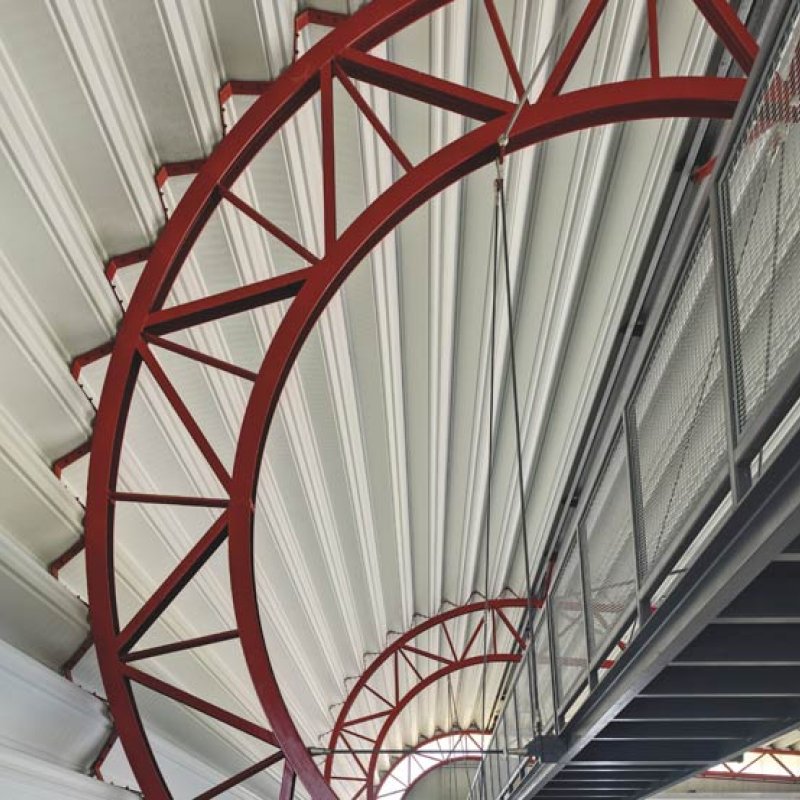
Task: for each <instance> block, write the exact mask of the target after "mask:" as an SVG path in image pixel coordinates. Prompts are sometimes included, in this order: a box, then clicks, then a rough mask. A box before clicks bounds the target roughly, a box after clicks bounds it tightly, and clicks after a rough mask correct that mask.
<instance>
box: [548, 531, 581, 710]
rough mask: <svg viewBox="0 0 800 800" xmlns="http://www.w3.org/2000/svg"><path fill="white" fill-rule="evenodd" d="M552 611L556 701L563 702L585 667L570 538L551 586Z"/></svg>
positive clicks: (577, 570)
mask: <svg viewBox="0 0 800 800" xmlns="http://www.w3.org/2000/svg"><path fill="white" fill-rule="evenodd" d="M552 614H553V631H554V637H553V639H554V642H555V649H556V653H555V663H556V670H557V673H558V681H559V690H560V694H559V702H563V701H564V700H565V699H566V698H567V697H568V696H569V695H570V694H571V692H572V690H573V689H574V688H575V686H576V685H577V684H578V682H579V681H580V680H581V679H583V678H585V677H586V673H587V669H588V659H587V655H586V627H585V622H586V620H585V619H584V612H583V591H582V589H581V563H580V554H579V552H578V548H577V547H576V546H575V543H574V542H573V544H572V545H571V547H570V550H569V553H568V554H567V557H566V559H565V560H564V566H563V567H562V569H561V572H560V574H559V576H558V579H557V580H556V584H555V586H554V588H553V594H552Z"/></svg>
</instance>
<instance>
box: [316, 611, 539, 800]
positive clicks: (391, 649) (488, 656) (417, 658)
mask: <svg viewBox="0 0 800 800" xmlns="http://www.w3.org/2000/svg"><path fill="white" fill-rule="evenodd" d="M527 606H528V603H527V601H526V600H524V599H520V598H507V599H496V600H489V601H488V602H487V601H479V602H474V603H467V604H466V605H463V606H459V607H456V608H451V609H448V610H447V611H444V612H442V613H441V614H437V615H436V616H433V617H430V618H428V619H426V620H425V621H424V622H422V623H420V624H419V625H416V626H414V627H413V628H411V629H410V630H408V631H407V632H406V633H404V634H403V635H402V636H399V637H398V638H397V639H395V640H394V641H393V642H391V643H390V644H389V645H388V646H387V647H386V648H385V649H384V650H383V651H382V652H381V653H380V654H379V655H378V656H377V657H376V658H375V659H374V660H373V661H372V663H370V665H369V666H368V667H367V669H366V670H365V671H364V672H363V673H362V674H361V676H360V677H359V678H358V680H357V681H356V683H355V684H353V687H352V689H351V690H350V692H349V694H348V695H347V699H346V700H345V702H344V704H343V705H342V707H341V709H340V710H339V715H338V717H337V719H336V724H335V725H334V727H333V730H332V731H331V734H330V737H329V739H328V749H329V751H330V753H329V755H328V757H327V758H326V760H325V772H324V774H325V780H326V781H328V782H329V783H331V784H332V785H334V786H337V784H338V782H344V785H346V786H347V787H348V788H347V793H348V795H349V796H351V797H353V798H354V799H355V798H359V797H362V796H366V797H367V798H369V800H372V798H374V797H375V796H376V793H377V791H378V787H379V784H380V781H379V780H378V766H379V763H378V762H379V758H380V751H381V749H382V748H383V745H384V743H385V741H386V738H387V736H388V735H389V733H390V732H391V729H392V726H393V725H394V724H395V723H396V722H397V720H398V718H399V717H400V715H401V713H402V712H403V709H405V708H406V707H407V706H408V705H409V703H411V701H412V700H414V699H415V698H416V697H417V696H419V695H420V693H422V692H424V691H425V690H426V689H428V688H430V687H432V686H434V685H435V684H437V683H438V682H439V681H443V680H446V679H447V678H448V677H449V676H451V675H453V674H454V673H457V672H460V671H461V670H465V669H469V668H471V667H482V666H483V665H484V664H487V665H488V664H492V665H494V664H514V663H516V662H518V661H519V660H520V659H521V657H522V652H523V651H524V647H525V642H524V640H523V639H522V637H521V636H520V634H519V632H518V628H519V625H518V624H517V623H518V621H517V620H516V617H518V616H519V612H520V610H524V609H525V608H526V607H527ZM512 615H513V616H514V618H513V619H512ZM456 627H458V628H459V631H460V636H459V637H458V640H457V639H456V634H455V632H454V631H455V628H456ZM431 638H433V639H437V640H438V639H440V640H441V641H442V642H444V646H443V652H444V653H446V655H443V654H442V653H441V652H437V651H433V650H429V649H425V647H424V645H423V644H422V643H421V641H420V640H425V639H427V640H428V641H430V640H431ZM457 641H460V642H461V643H462V644H461V645H460V646H459V645H458V644H457V643H456V642H457ZM376 701H377V706H378V707H379V708H378V710H377V711H370V710H369V709H371V708H374V707H375V705H376ZM365 712H367V713H365ZM462 722H463V720H462ZM483 722H484V721H483V720H482V721H481V723H483ZM365 747H366V748H368V749H370V750H371V751H372V752H371V755H369V756H364V754H363V753H361V752H360V751H362V750H363V749H364V748H365ZM346 767H350V768H351V769H350V770H349V771H348V772H349V773H350V774H344V772H345V768H346ZM339 785H342V784H339Z"/></svg>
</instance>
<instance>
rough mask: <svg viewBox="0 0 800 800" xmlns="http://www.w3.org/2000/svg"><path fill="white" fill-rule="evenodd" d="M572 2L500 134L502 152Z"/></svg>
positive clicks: (565, 9) (562, 12)
mask: <svg viewBox="0 0 800 800" xmlns="http://www.w3.org/2000/svg"><path fill="white" fill-rule="evenodd" d="M572 3H573V0H566V2H565V3H564V8H563V9H562V10H561V19H560V21H559V23H558V25H556V27H555V28H554V29H553V33H552V35H551V36H550V39H549V41H548V42H547V44H546V45H545V48H544V50H543V51H542V54H541V55H540V56H539V60H538V61H537V62H536V65H535V66H534V68H533V73H532V74H531V77H530V78H529V80H528V83H527V84H526V85H525V91H524V92H523V93H522V97H520V98H519V101H518V102H517V107H516V108H515V109H514V113H513V114H512V115H511V119H510V120H509V123H508V126H507V127H506V129H505V131H503V133H502V135H501V136H500V139H499V144H500V153H501V154H502V153H504V152H505V148H506V145H507V144H508V139H509V137H510V136H511V131H512V129H513V127H514V125H516V124H517V120H518V119H519V115H520V114H521V113H522V109H523V108H524V106H525V104H526V103H527V102H528V98H529V97H530V94H531V91H532V90H533V84H534V83H536V79H537V78H538V77H539V75H540V74H541V72H542V70H543V69H544V65H545V61H546V60H547V59H548V58H549V56H550V53H551V52H552V50H553V48H554V47H555V44H556V42H557V41H558V38H559V37H560V36H561V33H562V31H563V30H564V28H565V27H566V25H567V21H568V20H569V11H570V10H571V7H572Z"/></svg>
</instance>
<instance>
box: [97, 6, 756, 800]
mask: <svg viewBox="0 0 800 800" xmlns="http://www.w3.org/2000/svg"><path fill="white" fill-rule="evenodd" d="M448 2H449V0H373V2H371V3H370V4H368V5H366V6H365V7H364V8H363V9H362V10H361V11H359V12H358V13H357V14H355V15H353V17H352V18H350V19H349V20H348V21H346V22H345V23H343V24H342V25H340V26H339V27H338V28H337V29H336V30H334V31H333V32H332V33H331V34H329V35H328V36H326V37H325V38H324V39H323V40H322V41H321V42H320V44H319V45H317V46H316V47H315V48H313V49H312V50H311V51H309V53H308V54H307V55H306V56H305V57H303V58H302V59H300V60H299V61H298V62H297V63H296V64H295V65H294V66H293V67H291V68H290V69H289V70H287V71H286V73H284V75H283V76H282V77H281V78H280V79H279V80H278V81H276V82H275V83H274V84H273V85H272V87H271V88H270V89H268V90H267V91H266V92H265V93H264V95H262V96H261V98H260V99H259V100H257V101H256V102H255V103H254V105H253V106H252V108H251V109H250V110H249V111H248V112H247V114H245V115H244V117H243V118H242V120H241V121H240V122H239V123H238V124H237V125H236V126H235V127H234V128H233V129H232V130H231V132H230V133H229V134H228V136H227V137H226V138H225V139H224V140H223V141H222V142H221V143H220V145H219V146H218V147H217V149H216V150H215V151H214V153H213V154H212V155H211V156H210V157H209V159H208V161H207V162H206V163H205V165H204V166H203V168H202V169H201V170H200V173H199V174H198V176H197V177H196V179H195V180H194V182H193V183H192V185H191V187H190V188H189V190H188V191H187V193H186V195H185V196H184V198H183V200H182V201H181V203H180V204H179V206H178V208H177V209H176V211H175V213H174V214H173V216H172V217H171V218H170V220H169V222H168V224H167V226H166V228H165V230H164V231H163V233H162V235H161V236H160V237H159V239H158V242H157V243H156V246H155V247H154V250H153V253H152V255H151V258H150V260H149V262H148V265H147V268H146V270H145V272H144V274H143V276H142V278H141V280H140V282H139V285H138V286H137V289H136V292H135V293H134V296H133V299H132V301H131V304H130V306H129V308H128V311H127V313H126V315H125V318H124V320H123V322H122V325H121V327H120V330H119V333H118V335H117V338H116V342H115V346H114V351H113V353H112V357H111V361H110V364H109V368H108V372H107V376H106V381H105V387H104V391H103V395H102V398H101V401H100V404H99V407H98V412H97V416H96V420H95V428H94V436H93V448H92V456H91V462H90V470H89V482H88V495H87V509H86V542H87V551H86V558H87V582H88V590H89V599H90V604H91V608H92V628H93V633H94V638H95V644H96V648H97V654H98V661H99V664H100V668H101V671H102V675H103V681H104V684H105V687H106V692H107V696H108V700H109V703H110V706H111V709H112V712H113V715H114V719H115V722H116V725H117V728H118V730H119V731H120V734H121V737H122V740H123V743H124V744H125V746H126V748H125V749H126V753H127V755H128V758H129V761H130V763H131V767H132V768H133V770H134V772H135V774H136V776H137V780H138V781H139V784H140V788H141V789H142V791H143V792H144V794H145V795H146V796H147V797H148V798H149V799H152V800H156V798H168V797H169V793H168V790H167V788H166V786H165V784H164V782H163V779H162V778H161V775H160V773H159V771H158V769H157V767H156V766H155V761H154V760H153V755H152V751H151V750H150V746H149V743H148V741H147V737H146V736H145V734H144V731H143V729H142V724H141V720H140V718H139V714H138V710H137V708H136V703H135V701H134V699H133V697H132V692H131V689H130V686H129V684H128V681H127V680H126V679H125V677H124V676H123V675H122V674H121V672H120V670H119V659H118V652H117V647H116V642H115V639H116V635H117V632H118V618H117V610H116V591H115V585H114V559H113V501H112V500H111V497H110V495H111V492H113V490H114V487H115V486H116V481H117V472H118V467H119V455H120V451H121V446H122V441H123V438H124V433H125V423H126V420H127V415H128V411H129V407H130V401H131V397H132V394H133V390H134V388H135V385H136V380H137V376H138V371H139V368H140V366H141V364H140V359H139V357H138V355H137V352H136V346H137V343H138V341H139V337H140V334H141V330H142V328H143V327H144V324H145V321H146V319H147V316H148V314H149V313H150V312H151V310H154V309H157V308H159V307H160V306H161V305H162V304H163V302H164V300H165V298H166V296H167V295H168V293H169V290H170V288H171V286H172V284H173V282H174V280H175V277H176V276H177V274H178V271H179V269H180V267H181V265H182V263H183V260H184V259H185V257H186V255H187V253H188V251H189V250H190V249H191V246H192V245H193V243H194V241H195V239H196V238H197V235H198V234H199V232H200V230H201V229H202V227H203V225H204V224H205V222H206V221H207V219H208V217H209V215H210V214H211V213H212V212H213V210H214V208H215V207H216V205H217V203H218V202H219V196H218V194H217V192H216V186H217V185H219V184H223V185H225V186H230V185H231V184H232V183H233V181H234V180H235V179H236V177H237V176H238V175H239V174H240V172H241V171H242V169H244V167H245V166H246V165H247V163H249V161H250V159H251V158H252V157H253V155H254V154H255V153H257V152H258V150H259V149H260V148H261V147H262V146H263V145H264V143H265V142H266V141H267V140H268V139H269V138H270V137H271V136H272V135H273V134H274V133H275V132H276V131H277V130H278V129H279V128H280V127H281V126H282V125H283V123H284V122H285V121H286V120H287V119H289V118H290V117H291V115H292V114H293V113H294V111H296V110H297V108H299V107H300V106H301V105H302V104H303V103H304V102H305V101H306V100H307V99H308V98H309V97H311V96H312V95H313V94H314V92H315V91H316V90H317V88H318V85H319V70H320V68H321V67H322V66H323V65H324V64H326V63H328V62H329V61H330V60H331V59H333V58H334V57H335V56H336V55H337V54H338V53H339V52H341V51H342V50H343V49H344V48H346V47H356V48H358V47H361V48H363V49H369V48H370V47H372V46H374V45H375V44H377V43H378V42H380V41H382V40H383V39H385V38H386V37H388V36H390V35H391V34H392V33H394V32H395V31H397V30H399V29H401V28H402V27H404V26H405V25H407V24H409V23H410V22H412V21H414V20H415V19H417V18H419V17H421V16H424V15H425V14H428V13H430V12H431V11H433V10H435V9H436V8H438V7H440V6H443V5H445V4H447V3H448ZM743 85H744V81H743V80H739V79H721V78H658V79H643V80H637V81H631V82H626V83H620V84H616V85H611V86H602V87H596V88H592V89H586V90H582V91H579V92H574V93H571V94H568V95H563V96H559V97H556V98H553V99H550V100H548V101H547V102H545V103H539V104H537V105H533V106H528V107H526V108H525V109H524V110H523V112H522V114H521V115H520V118H519V120H518V122H517V124H516V126H515V130H514V131H513V133H512V136H511V137H510V141H509V144H508V147H507V151H508V152H513V151H514V150H517V149H520V148H522V147H524V146H527V145H531V144H535V143H537V142H541V141H544V140H545V139H548V138H552V137H555V136H558V135H561V134H564V133H568V132H572V131H577V130H581V129H584V128H587V127H591V126H596V125H602V124H609V123H615V122H624V121H630V120H636V119H647V118H658V117H679V116H680V117H692V116H699V117H723V118H727V117H730V116H731V115H732V114H733V111H734V109H735V107H736V104H737V102H738V99H739V97H740V95H741V91H742V89H743ZM506 125H507V117H500V118H498V119H496V120H494V121H492V122H489V123H486V124H485V125H483V126H482V127H480V128H478V129H477V130H475V131H473V132H472V133H471V134H468V135H467V136H465V137H464V138H463V139H461V140H459V141H457V142H454V143H453V144H452V145H450V146H448V147H446V148H444V149H443V150H441V151H439V152H438V153H436V154H434V155H433V156H431V157H430V158H429V159H427V160H426V161H425V162H423V163H422V164H420V165H419V166H418V167H417V168H415V169H414V171H413V172H411V173H408V174H407V175H406V176H404V177H403V178H401V179H400V180H399V181H398V182H397V183H395V184H394V185H393V186H392V187H391V188H390V189H389V190H387V191H386V192H385V193H384V195H382V196H381V197H380V198H378V199H377V200H376V201H375V202H374V203H373V204H372V205H371V206H370V207H368V208H367V209H366V211H365V212H364V213H363V214H362V215H361V216H360V217H359V218H358V219H357V220H356V221H355V222H354V223H353V224H352V225H351V226H350V228H348V230H347V231H345V232H344V233H343V234H342V236H341V237H340V238H339V240H338V241H337V242H336V244H335V246H334V247H333V248H331V250H330V252H328V253H326V256H325V258H324V260H323V261H321V262H320V263H319V264H318V265H317V267H316V274H315V276H314V279H313V280H309V281H308V282H307V283H306V284H305V285H304V287H303V288H302V289H301V291H300V293H299V294H298V296H297V297H296V299H295V301H294V302H293V303H292V305H291V307H290V309H289V312H288V313H287V315H286V317H285V319H284V322H283V324H282V325H281V327H280V328H279V330H278V331H277V333H276V336H275V338H274V340H273V342H272V345H271V347H270V349H269V351H268V353H267V356H266V358H265V361H264V364H263V365H262V368H261V371H260V373H259V377H258V380H257V381H256V383H255V386H254V389H253V392H252V395H251V397H250V401H249V403H248V407H247V411H246V414H245V420H244V424H243V426H242V431H241V435H240V440H239V447H238V449H237V454H236V460H235V464H234V470H233V476H232V477H233V480H232V492H231V503H230V506H229V511H228V514H229V531H230V561H231V576H232V579H233V581H232V583H233V588H232V591H233V600H234V605H235V609H236V616H237V623H238V627H239V630H240V634H241V640H242V646H243V650H244V653H245V657H246V660H247V663H248V667H249V670H250V673H251V676H252V679H253V683H254V685H255V688H256V691H257V693H258V695H259V698H260V699H261V702H262V705H264V707H265V709H269V711H268V717H269V720H270V723H271V725H272V728H273V731H274V732H275V734H276V736H277V737H278V739H279V740H280V742H281V746H282V748H283V750H284V753H285V755H286V759H287V761H288V762H289V764H290V765H291V766H292V768H293V769H294V770H295V772H296V773H297V774H298V775H299V776H300V778H301V780H302V781H303V783H304V784H305V786H306V788H307V789H308V790H309V792H310V793H311V795H312V796H313V797H315V798H333V797H334V795H333V793H332V792H331V790H330V788H329V787H328V786H327V784H326V783H325V782H324V780H323V779H322V776H321V774H320V772H319V769H318V768H317V766H316V764H315V763H314V761H313V760H312V759H311V757H310V756H309V754H308V752H307V750H306V748H305V746H304V744H303V742H302V740H301V739H300V737H299V735H298V733H297V730H296V728H295V726H294V723H293V721H292V719H291V717H290V715H289V713H288V710H287V709H286V706H285V704H284V703H283V700H282V698H281V695H280V690H279V689H278V686H277V683H276V681H275V677H274V674H273V672H272V669H271V664H270V660H269V656H268V654H267V650H266V645H265V642H264V639H263V634H262V632H261V629H260V620H259V613H258V605H257V598H256V593H255V580H254V576H253V568H252V549H253V542H252V510H253V498H254V496H255V490H256V486H257V482H258V472H259V466H260V461H261V454H262V451H263V447H264V443H265V440H266V434H267V431H268V428H269V424H270V422H271V419H272V416H273V414H274V412H275V408H276V406H277V403H278V400H279V397H280V393H281V390H282V387H283V384H284V382H285V380H286V377H287V375H288V373H289V371H290V370H291V366H292V364H293V362H294V359H295V358H296V356H297V354H298V352H299V350H300V348H301V346H302V344H303V341H304V340H305V338H306V336H307V335H308V333H309V331H310V330H311V329H312V328H313V325H314V323H315V322H316V320H317V319H318V318H319V316H320V314H321V313H322V311H323V310H324V308H325V306H326V304H327V302H328V301H329V300H330V298H331V297H332V296H333V294H334V293H335V292H336V291H337V289H338V288H339V286H341V284H342V282H343V281H344V280H345V278H346V277H347V276H348V275H349V274H350V272H351V271H352V270H353V269H354V267H355V266H356V264H357V263H358V262H359V261H360V259H361V258H363V256H365V255H366V254H367V253H368V252H369V251H370V250H371V249H372V247H373V246H374V245H375V244H377V242H378V241H380V239H382V238H383V237H384V236H385V235H386V234H387V233H388V232H389V231H390V230H392V229H393V228H394V227H395V226H396V225H397V224H398V223H399V222H400V221H401V220H402V219H403V218H404V217H406V216H407V215H408V214H410V213H411V212H412V211H413V210H414V209H416V208H418V207H419V206H420V205H422V204H423V203H424V202H426V201H427V200H428V199H429V198H430V197H432V196H433V195H434V194H436V193H437V192H439V191H441V190H442V189H444V188H445V187H446V186H448V185H450V184H452V183H453V182H455V181H456V180H458V179H459V178H461V177H463V176H464V175H466V174H467V173H469V172H471V171H474V170H475V169H477V168H479V167H481V166H483V165H485V164H487V163H490V162H491V161H492V160H493V158H494V157H495V156H496V155H497V144H496V143H497V139H498V138H499V136H500V134H501V133H503V131H504V129H505V126H506Z"/></svg>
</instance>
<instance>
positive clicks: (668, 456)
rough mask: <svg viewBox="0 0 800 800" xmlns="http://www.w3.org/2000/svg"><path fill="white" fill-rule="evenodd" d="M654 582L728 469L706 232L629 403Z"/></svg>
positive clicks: (646, 566) (645, 552)
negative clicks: (683, 530) (704, 497)
mask: <svg viewBox="0 0 800 800" xmlns="http://www.w3.org/2000/svg"><path fill="white" fill-rule="evenodd" d="M631 403H632V405H631V411H632V425H631V435H632V437H633V438H634V442H633V446H634V449H635V452H636V453H637V455H638V462H639V478H640V481H641V492H642V505H643V508H642V509H641V517H642V527H643V535H644V543H643V544H644V547H643V548H642V549H641V551H640V553H639V557H640V558H641V559H642V562H643V563H642V564H641V567H642V572H643V574H649V573H650V572H651V571H652V569H653V567H654V566H655V565H656V564H657V563H658V561H659V559H660V558H661V556H662V555H663V554H664V553H665V552H666V550H667V548H668V546H669V544H670V543H671V541H672V538H673V536H674V535H675V534H676V533H678V531H679V530H680V527H681V525H682V524H683V522H684V521H685V519H686V517H687V514H689V513H691V511H692V509H693V507H694V504H695V503H696V502H697V501H698V500H699V499H700V498H701V497H702V495H703V494H704V493H705V492H706V490H707V489H708V487H709V485H710V482H711V480H712V479H713V477H714V476H715V475H716V474H717V472H718V470H719V468H720V465H721V464H722V463H723V461H724V459H725V457H726V452H727V442H726V434H725V407H724V395H723V386H722V380H721V356H720V340H719V331H718V325H717V316H716V306H715V282H714V263H713V253H712V246H711V236H710V234H709V231H708V228H707V227H706V228H705V230H704V232H703V233H702V234H701V236H700V237H699V239H698V244H697V245H696V247H695V248H694V251H693V254H692V257H691V259H690V261H689V263H688V265H687V267H686V269H685V270H684V273H683V276H682V279H681V282H680V284H679V285H678V287H677V291H676V293H675V296H674V298H673V301H672V303H671V306H670V309H669V313H668V314H667V317H666V319H665V320H664V323H663V325H662V328H661V331H660V333H659V335H658V337H657V339H656V342H655V345H654V347H653V350H652V353H651V355H650V358H649V360H648V362H647V366H646V368H645V370H644V373H643V375H642V379H641V382H640V384H639V386H638V388H637V390H636V392H635V393H634V395H633V397H632V400H631Z"/></svg>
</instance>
